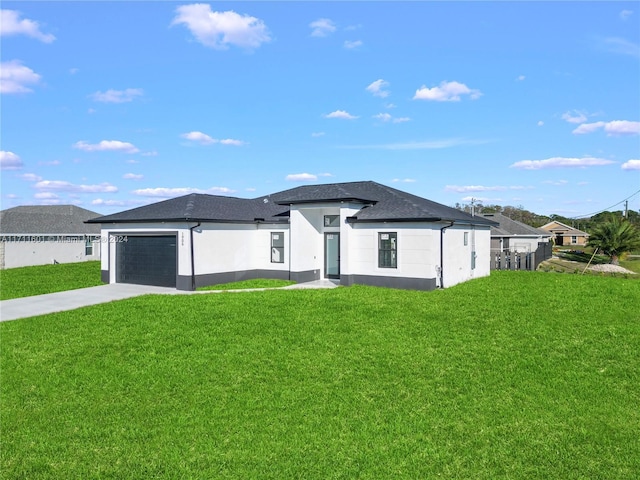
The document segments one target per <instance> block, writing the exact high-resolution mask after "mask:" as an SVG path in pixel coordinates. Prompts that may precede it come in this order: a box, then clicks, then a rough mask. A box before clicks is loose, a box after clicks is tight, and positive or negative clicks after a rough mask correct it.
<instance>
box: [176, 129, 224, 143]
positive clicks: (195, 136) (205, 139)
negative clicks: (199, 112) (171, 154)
mask: <svg viewBox="0 0 640 480" xmlns="http://www.w3.org/2000/svg"><path fill="white" fill-rule="evenodd" d="M180 137H182V138H184V139H186V140H190V141H192V142H198V143H200V144H201V145H211V144H212V143H216V142H217V140H216V139H214V138H212V137H210V136H209V135H207V134H206V133H202V132H189V133H183V134H182V135H180Z"/></svg>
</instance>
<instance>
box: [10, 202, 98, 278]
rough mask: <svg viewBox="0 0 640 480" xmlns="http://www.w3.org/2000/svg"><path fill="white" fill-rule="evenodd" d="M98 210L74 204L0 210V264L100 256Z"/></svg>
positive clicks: (15, 264) (17, 265)
mask: <svg viewBox="0 0 640 480" xmlns="http://www.w3.org/2000/svg"><path fill="white" fill-rule="evenodd" d="M98 216H100V214H99V213H96V212H92V211H90V210H86V209H84V208H80V207H77V206H75V205H47V206H21V207H13V208H9V209H7V210H2V211H1V212H0V240H1V242H0V268H2V269H4V268H15V267H26V266H30V265H45V264H48V263H73V262H84V261H88V260H99V259H100V226H99V225H93V224H86V223H84V222H86V221H87V220H90V219H92V218H95V217H98Z"/></svg>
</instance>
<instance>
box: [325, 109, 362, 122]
mask: <svg viewBox="0 0 640 480" xmlns="http://www.w3.org/2000/svg"><path fill="white" fill-rule="evenodd" d="M324 118H343V119H345V120H355V119H356V118H358V117H356V116H354V115H351V114H350V113H349V112H347V111H345V110H336V111H335V112H331V113H328V114H326V115H325V116H324Z"/></svg>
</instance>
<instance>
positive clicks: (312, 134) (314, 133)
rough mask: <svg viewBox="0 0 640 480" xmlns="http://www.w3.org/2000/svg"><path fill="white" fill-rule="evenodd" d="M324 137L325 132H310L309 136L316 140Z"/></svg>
mask: <svg viewBox="0 0 640 480" xmlns="http://www.w3.org/2000/svg"><path fill="white" fill-rule="evenodd" d="M325 135H326V133H325V132H312V133H311V136H312V137H315V138H317V137H324V136H325Z"/></svg>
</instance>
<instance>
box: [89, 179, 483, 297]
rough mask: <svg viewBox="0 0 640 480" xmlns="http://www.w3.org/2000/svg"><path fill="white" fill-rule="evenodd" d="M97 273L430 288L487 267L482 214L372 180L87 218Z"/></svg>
mask: <svg viewBox="0 0 640 480" xmlns="http://www.w3.org/2000/svg"><path fill="white" fill-rule="evenodd" d="M89 223H90V224H95V223H99V224H101V227H102V235H103V237H104V239H105V241H104V243H103V245H104V249H103V255H102V280H103V281H104V282H107V283H116V282H122V283H140V284H149V285H163V286H170V287H176V288H177V289H180V290H192V289H195V288H197V287H199V286H205V285H213V284H218V283H225V282H230V281H237V280H243V279H250V278H279V279H291V280H294V281H296V282H306V281H312V280H317V279H323V278H329V279H336V280H339V282H340V284H342V285H352V284H366V285H377V286H386V287H394V288H407V289H416V290H431V289H435V288H439V287H449V286H452V285H455V284H457V283H460V282H464V281H466V280H470V279H472V278H476V277H483V276H486V275H489V263H490V246H491V245H490V243H491V240H490V227H491V226H492V225H494V222H492V221H491V220H489V219H486V218H483V217H478V216H475V217H473V216H471V215H469V214H467V213H464V212H462V211H459V210H456V209H454V208H451V207H447V206H445V205H441V204H439V203H436V202H432V201H430V200H427V199H424V198H421V197H417V196H415V195H412V194H409V193H406V192H402V191H400V190H396V189H394V188H391V187H388V186H385V185H381V184H379V183H375V182H371V181H363V182H350V183H333V184H324V185H308V186H301V187H297V188H293V189H290V190H285V191H282V192H278V193H274V194H271V195H267V196H264V197H259V198H255V199H241V198H233V197H224V196H214V195H203V194H190V195H186V196H183V197H179V198H174V199H171V200H166V201H162V202H158V203H154V204H151V205H147V206H143V207H139V208H134V209H132V210H127V211H124V212H121V213H116V214H113V215H106V216H103V217H99V218H96V219H92V220H90V221H89Z"/></svg>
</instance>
